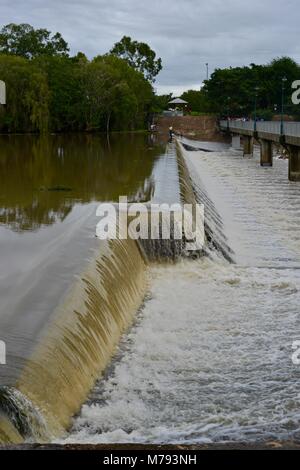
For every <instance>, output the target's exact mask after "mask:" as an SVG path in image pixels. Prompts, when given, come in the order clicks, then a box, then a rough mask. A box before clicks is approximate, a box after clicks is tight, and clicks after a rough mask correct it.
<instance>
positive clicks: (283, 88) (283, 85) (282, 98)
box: [280, 77, 287, 134]
mask: <svg viewBox="0 0 300 470" xmlns="http://www.w3.org/2000/svg"><path fill="white" fill-rule="evenodd" d="M285 82H287V78H286V77H283V78H282V79H281V122H280V133H281V134H283V133H284V132H283V114H284V90H285Z"/></svg>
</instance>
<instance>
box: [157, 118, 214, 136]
mask: <svg viewBox="0 0 300 470" xmlns="http://www.w3.org/2000/svg"><path fill="white" fill-rule="evenodd" d="M156 124H157V127H158V131H159V132H160V133H167V132H168V129H169V127H170V126H172V127H173V129H174V131H175V132H178V133H179V134H183V135H186V136H191V137H192V136H195V137H197V138H200V139H202V140H220V138H222V136H221V134H220V132H219V129H218V124H217V119H216V117H215V116H209V115H207V116H206V115H205V116H174V117H169V116H160V117H158V118H157V119H156Z"/></svg>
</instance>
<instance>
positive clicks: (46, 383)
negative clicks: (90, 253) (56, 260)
mask: <svg viewBox="0 0 300 470" xmlns="http://www.w3.org/2000/svg"><path fill="white" fill-rule="evenodd" d="M145 289H146V264H145V261H144V259H143V257H142V255H141V252H140V249H139V247H138V244H137V243H136V242H135V241H134V240H113V241H107V242H101V243H100V247H99V253H98V254H97V256H96V257H95V259H93V260H92V261H91V262H90V264H89V266H88V267H87V269H86V271H85V272H84V274H83V275H82V276H81V277H80V278H79V279H78V280H77V281H76V282H75V284H74V286H73V287H72V288H71V289H70V291H69V292H68V294H67V296H66V299H65V301H64V302H63V304H62V305H59V306H58V307H57V311H56V312H55V315H54V320H53V321H52V322H51V324H50V325H48V326H47V328H45V333H44V334H43V336H42V338H41V339H40V341H39V343H38V345H37V347H36V349H35V350H34V352H33V354H32V356H31V358H30V359H29V361H28V362H27V363H26V365H25V367H24V369H23V371H22V373H21V375H20V378H19V380H18V382H17V384H16V388H15V390H13V389H7V388H4V389H1V391H0V401H1V408H0V410H1V413H2V417H1V418H0V441H4V442H5V441H12V442H18V441H19V440H20V439H21V440H22V438H23V439H27V440H28V439H34V440H36V441H43V440H49V439H50V438H51V436H57V435H59V434H60V433H62V432H63V430H64V429H65V428H67V427H68V425H69V423H70V419H71V417H72V416H73V415H74V414H75V413H76V412H78V411H79V409H80V406H81V404H82V403H83V401H84V400H85V399H86V396H87V394H88V392H89V391H90V389H91V388H92V386H93V384H94V382H95V380H96V379H97V378H98V377H99V376H100V375H101V373H102V372H103V371H104V369H105V368H106V366H107V365H108V363H109V361H110V359H111V357H112V355H113V354H114V352H115V348H116V346H117V344H118V341H119V338H120V336H121V334H122V333H123V332H124V331H125V330H126V328H128V326H129V325H130V323H131V321H132V319H133V316H134V314H135V313H136V311H137V309H138V308H139V306H140V305H141V303H142V300H143V297H144V293H145ZM33 404H34V405H33ZM37 410H38V411H37ZM0 416H1V415H0ZM39 416H43V419H38V417H39ZM43 420H44V422H43ZM46 430H47V432H46Z"/></svg>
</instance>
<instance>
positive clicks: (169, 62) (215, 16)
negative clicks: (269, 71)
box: [0, 0, 300, 91]
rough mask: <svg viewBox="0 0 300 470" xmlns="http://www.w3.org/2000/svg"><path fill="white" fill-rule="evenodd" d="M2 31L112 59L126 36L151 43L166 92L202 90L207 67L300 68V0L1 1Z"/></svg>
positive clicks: (159, 80)
mask: <svg viewBox="0 0 300 470" xmlns="http://www.w3.org/2000/svg"><path fill="white" fill-rule="evenodd" d="M0 17H1V23H2V24H7V23H9V22H17V23H19V22H27V23H30V24H32V25H33V26H35V27H47V28H48V29H50V30H52V31H60V32H61V33H62V34H63V36H64V37H65V39H66V40H67V41H68V42H69V44H70V46H71V51H72V52H73V53H75V52H77V51H79V50H80V51H83V52H85V53H86V54H87V55H88V56H89V57H93V56H95V55H97V54H102V53H104V52H107V51H108V50H109V49H110V48H111V46H112V45H113V44H114V43H115V42H116V41H118V40H119V39H120V38H121V37H122V36H123V35H124V34H127V35H130V36H132V37H133V38H135V39H137V40H140V41H145V42H148V43H149V44H150V45H151V46H152V47H153V48H154V49H155V50H156V52H157V54H158V55H159V56H161V57H162V59H163V64H164V69H163V71H162V72H161V74H160V76H159V78H158V80H157V84H156V86H157V87H158V89H159V90H160V89H161V90H162V91H166V90H168V89H175V90H176V89H179V88H180V89H182V87H183V88H189V87H198V86H200V83H201V81H202V80H203V79H204V78H205V63H206V62H208V63H209V64H210V70H211V71H212V70H213V69H214V68H216V67H224V66H229V65H233V66H236V65H243V64H249V63H250V62H257V63H264V62H266V61H269V60H271V59H272V58H274V57H277V56H280V55H290V56H292V57H293V58H295V59H296V60H300V43H299V40H298V37H299V26H298V25H299V20H300V5H299V2H298V0H286V1H285V2H282V1H281V0H263V1H261V0H252V1H251V2H249V1H245V0H244V1H242V0H227V1H224V0H206V1H203V0H184V1H178V0H177V1H176V0H152V1H151V2H150V1H147V2H145V1H141V0H110V1H103V0H82V1H79V0H64V1H62V0H60V1H59V0H44V1H43V2H41V1H40V0H26V2H24V0H1V16H0Z"/></svg>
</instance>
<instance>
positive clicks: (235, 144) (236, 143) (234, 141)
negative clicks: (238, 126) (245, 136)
mask: <svg viewBox="0 0 300 470" xmlns="http://www.w3.org/2000/svg"><path fill="white" fill-rule="evenodd" d="M231 146H232V148H234V149H236V150H240V148H241V136H240V135H236V134H233V135H232V138H231Z"/></svg>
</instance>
